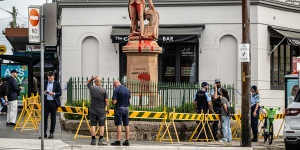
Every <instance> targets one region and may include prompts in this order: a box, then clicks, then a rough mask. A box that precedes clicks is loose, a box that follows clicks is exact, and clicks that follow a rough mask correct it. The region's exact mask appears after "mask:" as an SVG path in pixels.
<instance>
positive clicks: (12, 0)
mask: <svg viewBox="0 0 300 150" xmlns="http://www.w3.org/2000/svg"><path fill="white" fill-rule="evenodd" d="M48 1H49V2H50V1H51V0H48ZM43 3H46V0H0V8H2V9H5V10H8V11H11V10H12V7H13V6H15V7H16V8H17V12H18V16H17V23H18V24H19V25H20V26H21V27H27V16H28V6H30V5H41V4H43ZM11 20H12V17H11V15H10V14H9V13H7V12H5V11H3V10H1V9H0V31H1V33H0V45H6V47H7V48H8V49H11V46H10V44H9V43H8V41H7V40H6V38H5V37H4V35H2V31H3V30H4V29H5V28H6V27H8V25H9V22H10V21H11ZM8 53H9V54H11V51H10V52H8Z"/></svg>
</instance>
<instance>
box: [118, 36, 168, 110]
mask: <svg viewBox="0 0 300 150" xmlns="http://www.w3.org/2000/svg"><path fill="white" fill-rule="evenodd" d="M122 50H123V52H124V53H126V56H127V79H128V80H129V81H134V82H131V83H134V84H130V85H128V88H129V89H130V90H131V91H138V92H135V93H134V94H133V95H132V97H134V96H136V97H138V99H139V102H138V105H139V106H143V105H145V104H146V103H148V105H149V104H150V105H151V106H158V105H159V104H160V98H159V94H158V92H157V88H156V87H157V85H156V84H157V83H158V54H159V53H161V51H162V48H161V47H159V45H158V44H157V43H156V41H153V40H135V41H129V42H128V43H127V45H126V46H124V47H123V49H122ZM135 81H139V82H135ZM135 83H136V84H135ZM137 89H139V90H137ZM146 99H148V100H146Z"/></svg>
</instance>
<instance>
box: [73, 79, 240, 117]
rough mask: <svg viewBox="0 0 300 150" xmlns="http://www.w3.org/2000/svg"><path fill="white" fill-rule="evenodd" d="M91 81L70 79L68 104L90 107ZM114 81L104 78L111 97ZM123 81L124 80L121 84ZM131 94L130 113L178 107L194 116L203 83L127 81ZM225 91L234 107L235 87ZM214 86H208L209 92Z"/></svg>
mask: <svg viewBox="0 0 300 150" xmlns="http://www.w3.org/2000/svg"><path fill="white" fill-rule="evenodd" d="M87 81H88V78H83V77H74V78H70V79H69V82H68V87H67V104H68V105H72V104H77V105H78V106H81V104H82V102H83V101H86V102H87V104H89V101H90V94H89V90H88V88H87ZM113 81H114V79H112V78H107V79H104V78H103V79H102V87H103V88H105V89H106V92H107V94H108V97H109V98H110V99H111V97H112V96H113V90H114V88H113ZM121 82H122V81H121ZM122 84H123V85H125V86H126V87H127V88H128V89H129V90H130V92H131V100H130V103H131V106H130V109H131V110H136V111H155V112H162V111H164V108H166V110H167V111H168V112H169V111H172V109H173V108H175V110H176V112H178V113H193V112H194V110H195V109H194V105H193V99H194V95H195V94H196V92H197V91H198V89H199V88H200V87H201V86H200V84H190V83H162V82H148V81H141V80H136V81H134V80H127V81H123V82H122ZM222 87H223V88H225V89H227V90H228V92H229V96H230V100H231V101H232V104H233V106H235V96H234V87H233V85H231V84H230V85H228V84H223V85H222ZM211 89H212V85H210V87H209V93H210V91H211Z"/></svg>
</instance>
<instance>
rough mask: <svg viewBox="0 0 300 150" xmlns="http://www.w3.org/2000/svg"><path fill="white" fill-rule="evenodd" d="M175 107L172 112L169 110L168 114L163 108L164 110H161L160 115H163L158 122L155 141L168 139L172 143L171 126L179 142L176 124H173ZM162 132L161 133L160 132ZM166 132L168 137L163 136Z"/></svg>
mask: <svg viewBox="0 0 300 150" xmlns="http://www.w3.org/2000/svg"><path fill="white" fill-rule="evenodd" d="M175 114H176V113H175V109H174V108H173V112H171V113H170V114H169V115H168V113H167V112H166V109H164V112H162V117H163V120H162V122H161V124H160V128H159V130H158V133H157V135H156V142H159V143H160V142H163V141H169V142H171V143H172V144H173V141H174V139H173V137H172V135H171V132H170V128H171V127H173V129H174V132H175V135H176V139H175V140H177V142H178V143H180V139H179V136H178V132H177V129H176V125H175V118H176V117H175ZM161 133H163V134H161ZM167 133H168V137H169V138H165V137H166V134H167Z"/></svg>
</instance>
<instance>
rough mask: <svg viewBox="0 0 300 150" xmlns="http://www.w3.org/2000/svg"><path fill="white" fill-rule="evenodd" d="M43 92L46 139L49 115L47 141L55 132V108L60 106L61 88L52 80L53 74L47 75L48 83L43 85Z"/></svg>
mask: <svg viewBox="0 0 300 150" xmlns="http://www.w3.org/2000/svg"><path fill="white" fill-rule="evenodd" d="M44 90H45V99H44V100H45V103H44V104H45V129H44V133H45V134H44V136H45V138H47V128H48V116H49V114H50V118H51V126H50V136H49V137H48V138H49V139H53V138H54V136H53V133H54V131H55V124H56V111H57V107H59V106H60V105H61V102H60V96H61V86H60V83H59V82H58V81H55V80H54V72H49V73H48V81H46V82H45V84H44Z"/></svg>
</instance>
